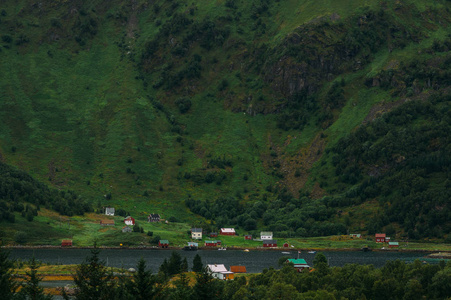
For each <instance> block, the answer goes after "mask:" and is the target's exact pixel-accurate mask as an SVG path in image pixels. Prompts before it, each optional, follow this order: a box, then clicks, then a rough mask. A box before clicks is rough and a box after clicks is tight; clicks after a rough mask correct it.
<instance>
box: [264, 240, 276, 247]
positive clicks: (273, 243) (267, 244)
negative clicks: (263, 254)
mask: <svg viewBox="0 0 451 300" xmlns="http://www.w3.org/2000/svg"><path fill="white" fill-rule="evenodd" d="M263 247H265V248H269V247H277V241H276V240H267V241H263Z"/></svg>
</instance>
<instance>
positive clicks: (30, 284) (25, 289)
mask: <svg viewBox="0 0 451 300" xmlns="http://www.w3.org/2000/svg"><path fill="white" fill-rule="evenodd" d="M29 268H30V270H29V271H27V272H25V275H26V277H25V283H24V284H22V289H21V290H20V292H19V297H20V298H21V299H29V300H51V299H53V297H52V296H51V295H47V294H44V289H43V288H42V287H40V286H39V283H40V282H41V281H42V276H40V275H38V269H39V263H38V262H37V261H36V259H35V258H34V257H33V258H32V259H31V260H30V262H29Z"/></svg>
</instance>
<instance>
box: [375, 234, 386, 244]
mask: <svg viewBox="0 0 451 300" xmlns="http://www.w3.org/2000/svg"><path fill="white" fill-rule="evenodd" d="M375 238H376V243H385V238H386V235H385V233H376V235H375Z"/></svg>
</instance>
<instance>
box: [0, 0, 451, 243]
mask: <svg viewBox="0 0 451 300" xmlns="http://www.w3.org/2000/svg"><path fill="white" fill-rule="evenodd" d="M450 6H451V4H450V3H449V1H444V0H443V1H434V2H430V1H414V0H406V1H395V2H392V1H369V0H368V1H354V0H341V1H326V0H323V1H307V0H303V1H302V0H280V1H270V0H253V1H239V0H227V1H196V2H195V3H190V2H187V1H179V0H172V1H154V2H152V3H149V2H147V1H140V0H134V1H131V2H124V1H120V0H116V1H108V2H106V1H100V0H98V1H90V2H89V3H84V2H83V1H42V2H39V3H35V2H32V1H27V0H24V1H16V2H14V1H6V3H5V4H4V5H2V8H1V12H0V36H1V40H0V46H1V48H0V49H1V50H0V57H1V59H0V70H1V72H0V123H1V125H2V126H0V160H1V161H3V162H4V163H6V164H8V165H13V166H16V167H18V168H20V169H21V170H23V171H25V172H27V173H29V174H31V175H32V176H33V177H35V178H36V179H38V180H40V181H41V182H46V183H48V185H49V186H51V187H53V188H58V189H63V190H75V191H77V193H79V194H80V195H82V198H83V199H87V200H88V202H90V203H91V204H92V205H93V206H94V207H96V208H97V209H99V208H101V207H102V206H106V205H112V206H116V207H121V208H122V209H124V210H125V211H127V212H131V213H132V214H135V215H136V214H138V215H139V217H138V218H142V220H145V214H146V213H150V212H154V211H156V210H158V211H159V212H160V213H161V214H162V215H163V216H164V217H166V218H169V217H170V216H175V217H177V219H178V220H179V221H184V222H192V220H194V218H195V217H193V215H192V213H195V214H198V215H200V216H202V217H204V218H206V219H208V220H213V221H214V222H215V223H216V225H213V226H222V225H230V226H235V225H238V226H239V227H241V228H244V229H245V230H247V231H252V230H257V229H263V228H268V229H271V230H273V231H276V232H277V233H278V234H279V235H281V236H283V235H286V236H316V235H328V234H340V233H346V231H349V230H351V231H356V230H358V231H365V232H370V233H371V232H375V231H382V230H386V231H387V230H388V232H392V233H393V234H399V235H400V236H407V235H408V236H410V237H411V238H425V237H435V238H440V239H443V238H446V237H447V236H448V235H449V232H450V222H449V220H448V219H447V218H446V217H443V216H446V215H447V214H448V215H449V211H450V205H449V201H448V199H449V192H448V191H447V190H448V189H449V156H447V155H446V153H449V150H450V149H449V147H450V146H449V138H448V137H447V135H446V133H447V132H448V130H447V129H448V128H449V124H450V123H449V96H448V95H449V83H450V76H449V75H450V74H449V71H448V69H449V63H450V61H451V56H450V54H449V50H450V48H451V38H450V34H451V29H450V25H451V13H450V12H449V9H450V8H451V7H450ZM437 99H439V100H437ZM390 111H392V112H390ZM384 113H388V114H385V115H384ZM381 124H383V126H382V125H381ZM381 126H382V127H383V128H382V129H381V128H380V127H381ZM419 182H420V183H419ZM418 186H421V188H417V187H418ZM5 199H6V198H5ZM8 199H9V198H8ZM8 199H7V200H8ZM8 201H9V200H8ZM423 204H424V206H423ZM50 207H51V206H50ZM418 207H422V208H421V209H419V208H418ZM407 210H409V211H410V214H409V215H406V211H407ZM197 219H198V218H197ZM387 227H388V228H387Z"/></svg>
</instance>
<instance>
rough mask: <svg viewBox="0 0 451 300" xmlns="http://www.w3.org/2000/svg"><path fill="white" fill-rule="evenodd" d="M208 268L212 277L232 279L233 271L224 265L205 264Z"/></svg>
mask: <svg viewBox="0 0 451 300" xmlns="http://www.w3.org/2000/svg"><path fill="white" fill-rule="evenodd" d="M207 266H208V270H209V272H210V273H211V276H213V278H216V279H219V280H227V279H233V277H234V273H233V272H230V271H227V269H226V267H225V266H224V265H207Z"/></svg>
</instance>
